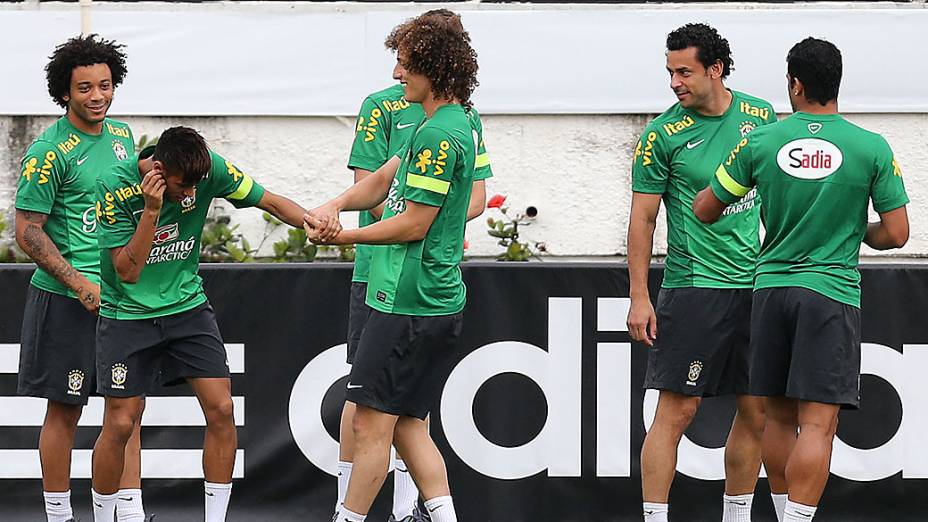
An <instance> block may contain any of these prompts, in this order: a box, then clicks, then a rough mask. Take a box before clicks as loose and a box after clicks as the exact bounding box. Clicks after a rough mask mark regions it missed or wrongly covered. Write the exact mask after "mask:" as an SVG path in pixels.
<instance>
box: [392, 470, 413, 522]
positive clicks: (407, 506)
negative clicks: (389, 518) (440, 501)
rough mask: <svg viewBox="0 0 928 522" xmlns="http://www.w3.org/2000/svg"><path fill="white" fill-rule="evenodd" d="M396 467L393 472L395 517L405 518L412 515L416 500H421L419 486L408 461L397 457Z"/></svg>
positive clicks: (398, 518)
mask: <svg viewBox="0 0 928 522" xmlns="http://www.w3.org/2000/svg"><path fill="white" fill-rule="evenodd" d="M395 464H396V469H395V471H394V472H393V518H395V519H397V520H403V519H404V518H406V517H408V516H411V515H412V510H413V508H415V507H416V501H417V500H419V488H417V487H416V482H415V481H414V480H413V479H412V475H410V473H409V470H408V469H407V468H406V463H405V462H403V460H402V459H396V461H395Z"/></svg>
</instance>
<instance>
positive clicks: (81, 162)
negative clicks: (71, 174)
mask: <svg viewBox="0 0 928 522" xmlns="http://www.w3.org/2000/svg"><path fill="white" fill-rule="evenodd" d="M85 161H87V156H84V157H83V158H81V159H79V160H77V166H78V167H80V166H81V165H83V164H84V162H85Z"/></svg>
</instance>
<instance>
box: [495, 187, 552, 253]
mask: <svg viewBox="0 0 928 522" xmlns="http://www.w3.org/2000/svg"><path fill="white" fill-rule="evenodd" d="M503 201H505V198H504V199H503ZM492 208H498V209H499V212H500V213H501V214H502V215H503V217H502V218H501V219H493V218H492V217H491V218H487V234H489V235H490V236H492V237H495V238H497V239H499V241H497V244H498V245H499V246H501V247H503V249H504V250H503V252H502V253H501V254H499V255H498V256H496V259H497V260H498V261H528V260H529V259H530V258H532V257H534V256H536V255H537V254H539V253H541V252H545V251H546V247H545V244H544V243H540V242H538V241H533V242H529V241H520V240H519V227H520V226H528V225H531V224H532V220H533V219H534V216H535V213H537V210H535V211H534V212H526V214H527V215H523V214H516V216H515V217H510V216H509V209H508V207H505V206H499V207H492ZM529 210H534V207H530V208H529Z"/></svg>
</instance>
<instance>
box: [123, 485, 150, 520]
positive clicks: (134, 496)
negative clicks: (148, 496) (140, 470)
mask: <svg viewBox="0 0 928 522" xmlns="http://www.w3.org/2000/svg"><path fill="white" fill-rule="evenodd" d="M116 494H117V495H119V496H118V497H117V498H116V520H117V521H118V522H145V508H143V507H142V490H141V489H120V490H119V491H117V492H116Z"/></svg>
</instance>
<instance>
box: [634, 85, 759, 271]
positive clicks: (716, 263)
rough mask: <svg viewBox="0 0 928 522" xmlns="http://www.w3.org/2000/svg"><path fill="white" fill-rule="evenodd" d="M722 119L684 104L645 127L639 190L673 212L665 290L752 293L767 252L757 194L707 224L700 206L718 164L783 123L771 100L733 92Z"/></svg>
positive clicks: (638, 156) (637, 166)
mask: <svg viewBox="0 0 928 522" xmlns="http://www.w3.org/2000/svg"><path fill="white" fill-rule="evenodd" d="M731 93H732V101H731V105H730V106H729V108H728V110H727V111H726V112H725V113H724V114H722V115H721V116H704V115H702V114H699V113H697V112H695V111H692V110H689V109H686V108H684V107H682V106H681V105H680V104H679V103H677V104H675V105H674V106H673V107H671V108H670V109H668V110H667V111H666V112H664V113H663V114H661V115H660V116H658V117H657V118H655V119H654V120H653V121H652V122H651V123H650V124H648V126H647V127H646V128H645V130H644V132H643V133H642V135H641V139H640V140H639V141H638V146H637V147H636V149H635V159H634V163H633V166H632V190H633V191H635V192H639V193H646V194H660V195H661V196H662V201H663V203H664V207H665V208H666V210H667V258H666V260H665V268H664V281H663V283H662V286H663V287H664V288H683V287H697V288H750V287H751V284H752V281H753V279H754V265H755V262H756V260H757V252H758V250H759V248H760V239H759V203H760V200H759V199H757V198H756V197H755V195H756V193H755V192H749V193H747V194H745V195H744V197H742V198H741V199H740V200H739V201H737V202H736V203H735V204H733V205H731V206H729V207H728V208H727V209H725V212H724V214H723V215H722V217H721V219H719V221H718V222H716V223H713V224H711V225H705V224H703V223H702V222H700V221H699V220H698V219H696V215H695V214H694V213H693V209H692V206H693V200H694V199H695V198H696V194H698V193H699V191H700V190H702V189H703V188H704V187H705V186H706V185H708V184H709V180H710V179H711V177H712V173H713V172H715V168H716V167H717V166H718V161H719V159H720V158H723V157H724V156H725V154H727V153H728V151H729V150H731V147H732V146H734V144H736V143H738V140H740V139H741V138H742V137H744V136H745V135H747V134H748V133H749V132H751V131H752V130H753V129H755V128H757V127H760V126H762V125H767V124H768V123H771V122H774V121H776V113H775V112H774V110H773V107H772V106H771V105H770V104H769V103H768V102H766V101H764V100H761V99H760V98H755V97H753V96H748V95H747V94H744V93H741V92H738V91H731Z"/></svg>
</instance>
